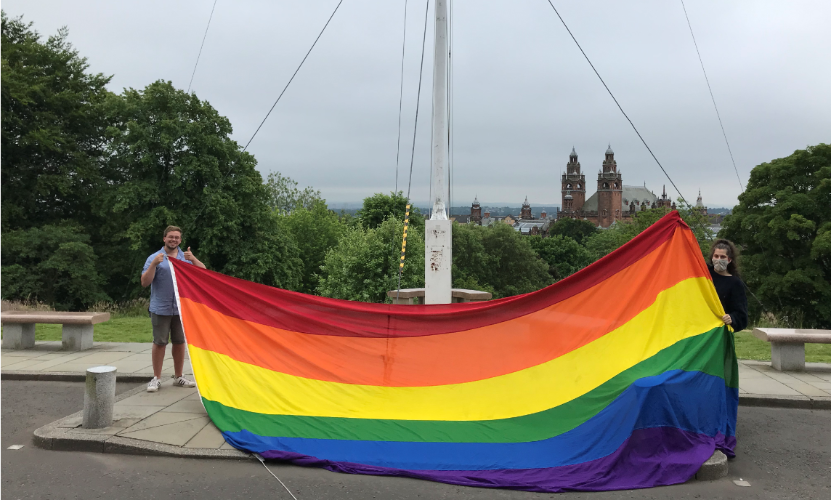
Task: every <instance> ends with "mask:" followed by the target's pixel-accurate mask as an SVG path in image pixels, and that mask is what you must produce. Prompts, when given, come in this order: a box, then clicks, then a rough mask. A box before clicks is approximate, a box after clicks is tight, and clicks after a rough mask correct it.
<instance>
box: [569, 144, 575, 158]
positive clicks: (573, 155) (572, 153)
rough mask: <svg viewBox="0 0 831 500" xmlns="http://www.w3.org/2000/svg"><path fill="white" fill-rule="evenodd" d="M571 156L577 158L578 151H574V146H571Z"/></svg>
mask: <svg viewBox="0 0 831 500" xmlns="http://www.w3.org/2000/svg"><path fill="white" fill-rule="evenodd" d="M569 156H571V157H573V158H577V151H575V150H574V146H571V154H570V155H569Z"/></svg>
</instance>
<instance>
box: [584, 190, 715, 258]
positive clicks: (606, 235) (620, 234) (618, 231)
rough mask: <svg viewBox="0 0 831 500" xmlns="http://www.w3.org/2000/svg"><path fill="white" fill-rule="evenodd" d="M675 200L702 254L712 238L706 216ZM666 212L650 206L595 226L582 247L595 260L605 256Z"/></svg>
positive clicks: (679, 213) (708, 246) (704, 253)
mask: <svg viewBox="0 0 831 500" xmlns="http://www.w3.org/2000/svg"><path fill="white" fill-rule="evenodd" d="M678 203H679V206H678V215H680V216H681V219H682V220H683V221H684V222H686V223H687V225H688V226H689V227H690V229H691V230H692V231H693V234H694V235H695V237H696V240H698V245H699V247H700V248H701V252H702V255H705V256H706V255H707V254H708V252H709V249H710V244H711V243H712V241H713V238H714V237H715V235H714V234H713V232H712V230H710V225H709V221H708V219H707V217H706V216H705V215H701V214H700V213H698V212H697V211H696V210H695V209H694V208H693V207H690V206H689V205H686V204H684V203H683V202H682V201H681V200H679V201H678ZM666 214H667V211H666V209H664V208H652V209H649V210H644V211H642V212H637V213H635V217H634V218H633V219H632V221H630V222H620V223H615V224H613V225H612V226H611V227H609V228H607V229H599V230H598V232H597V233H595V234H594V235H592V236H590V237H588V238H587V239H586V240H585V245H586V249H588V251H589V252H590V253H591V254H592V256H593V257H594V259H595V260H597V259H600V258H602V257H605V256H606V255H608V254H610V253H612V252H613V251H615V250H617V249H618V248H620V247H622V246H623V245H624V244H625V243H628V242H629V241H630V240H631V239H632V238H634V237H635V236H637V235H639V234H641V233H642V232H643V231H644V230H646V228H648V227H649V226H651V225H652V224H654V223H656V222H658V220H659V219H661V218H662V217H664V216H665V215H666Z"/></svg>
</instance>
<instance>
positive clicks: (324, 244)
mask: <svg viewBox="0 0 831 500" xmlns="http://www.w3.org/2000/svg"><path fill="white" fill-rule="evenodd" d="M284 224H285V227H286V229H287V230H288V231H289V233H291V235H292V236H293V237H294V241H296V242H297V246H298V248H299V250H300V255H302V256H303V277H302V279H301V282H300V288H299V291H301V292H303V293H314V292H315V288H316V287H317V284H318V281H319V280H318V275H319V274H320V267H321V266H322V265H323V263H324V260H325V258H326V253H327V252H328V251H329V250H330V249H332V248H334V247H335V246H336V245H337V244H338V240H340V238H341V237H342V236H343V234H344V232H346V229H347V226H346V225H345V224H343V223H342V222H340V220H338V216H337V214H335V213H334V212H332V211H331V210H329V209H328V208H327V207H326V203H325V202H324V201H323V200H315V201H314V203H312V206H311V207H310V208H308V209H307V208H305V207H303V206H298V207H297V208H295V209H294V210H293V211H292V212H291V213H290V214H289V215H287V216H286V217H285V221H284Z"/></svg>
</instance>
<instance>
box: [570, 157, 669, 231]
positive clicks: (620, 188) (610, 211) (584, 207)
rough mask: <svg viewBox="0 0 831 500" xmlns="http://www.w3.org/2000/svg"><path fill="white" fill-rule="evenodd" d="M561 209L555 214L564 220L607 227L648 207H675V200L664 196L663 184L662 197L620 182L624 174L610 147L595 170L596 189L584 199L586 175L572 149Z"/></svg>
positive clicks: (643, 188)
mask: <svg viewBox="0 0 831 500" xmlns="http://www.w3.org/2000/svg"><path fill="white" fill-rule="evenodd" d="M561 193H562V200H563V201H562V209H561V210H560V213H559V214H557V217H558V218H563V219H585V220H588V221H591V222H593V223H594V224H596V225H597V226H599V227H604V228H605V227H609V226H611V225H612V224H614V223H615V222H616V221H626V220H629V219H631V218H632V217H633V216H634V215H635V213H636V212H638V211H640V210H646V209H648V208H666V209H667V210H674V209H675V203H674V202H673V201H672V200H670V199H668V198H667V192H666V186H664V192H663V194H662V195H661V198H658V197H657V196H655V193H653V192H652V191H650V190H649V189H647V188H646V184H644V186H643V187H641V186H626V185H624V184H623V174H622V173H621V171H619V170H618V168H617V161H616V160H615V152H614V151H612V146H611V145H609V147H608V148H607V149H606V158H605V159H604V160H603V165H602V168H601V169H600V171H598V173H597V191H596V192H595V193H594V194H593V195H591V196H590V197H589V198H588V199H586V175H585V174H584V173H583V172H582V171H581V168H580V162H579V161H577V152H576V151H575V150H574V148H571V154H570V155H569V156H568V163H567V164H566V172H565V173H564V174H562V178H561Z"/></svg>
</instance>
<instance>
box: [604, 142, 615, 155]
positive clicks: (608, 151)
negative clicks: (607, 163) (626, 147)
mask: <svg viewBox="0 0 831 500" xmlns="http://www.w3.org/2000/svg"><path fill="white" fill-rule="evenodd" d="M606 154H607V155H613V154H615V152H614V151H612V143H611V142H610V143H609V147H608V148H606Z"/></svg>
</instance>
